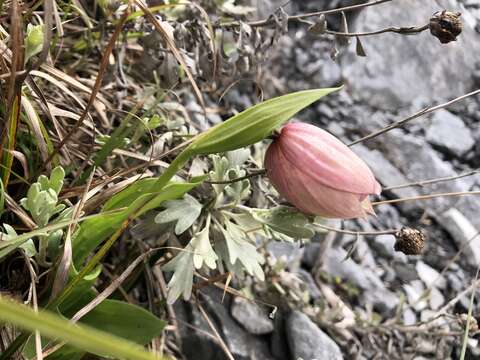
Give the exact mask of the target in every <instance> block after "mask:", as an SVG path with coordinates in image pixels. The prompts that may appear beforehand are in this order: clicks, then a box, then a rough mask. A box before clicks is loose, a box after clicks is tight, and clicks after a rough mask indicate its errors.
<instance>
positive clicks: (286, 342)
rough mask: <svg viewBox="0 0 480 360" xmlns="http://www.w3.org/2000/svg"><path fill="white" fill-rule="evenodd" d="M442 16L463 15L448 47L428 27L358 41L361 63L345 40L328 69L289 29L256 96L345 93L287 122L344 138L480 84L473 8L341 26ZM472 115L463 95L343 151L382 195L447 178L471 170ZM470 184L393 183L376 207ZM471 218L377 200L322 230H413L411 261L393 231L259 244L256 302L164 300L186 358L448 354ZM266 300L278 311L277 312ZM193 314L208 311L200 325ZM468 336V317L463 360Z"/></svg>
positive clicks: (240, 92)
mask: <svg viewBox="0 0 480 360" xmlns="http://www.w3.org/2000/svg"><path fill="white" fill-rule="evenodd" d="M279 3H283V2H279ZM330 3H331V5H332V6H338V5H345V4H346V3H352V1H350V2H346V1H331V2H330ZM268 5H269V4H268V2H265V3H263V4H262V11H263V12H264V14H268V13H269V12H270V11H272V10H274V9H275V6H278V4H276V3H275V4H271V7H269V6H268ZM323 7H324V2H323V1H300V0H298V1H297V2H293V3H292V4H290V5H288V6H286V7H285V9H286V10H287V12H288V13H295V12H299V11H308V10H312V9H315V10H316V9H319V8H323ZM443 8H447V9H453V10H456V9H459V10H460V11H461V12H462V14H463V15H462V19H463V22H464V27H465V29H464V32H463V34H462V35H461V36H460V38H459V40H458V41H457V42H455V43H452V44H449V45H441V44H440V43H439V42H438V40H437V39H435V38H433V37H432V36H431V35H430V34H429V33H428V32H423V33H421V34H418V35H415V36H400V35H396V34H382V35H379V36H375V37H371V38H365V39H363V40H362V43H363V46H364V49H365V52H366V54H367V57H359V56H357V55H355V42H354V41H353V42H352V44H350V45H349V46H346V47H345V46H344V47H338V49H337V50H338V51H339V55H338V58H337V61H336V62H334V61H332V60H331V57H330V55H331V51H332V48H333V46H334V45H333V42H332V39H329V38H325V37H319V36H314V35H311V34H309V33H307V27H306V26H304V25H298V26H297V25H292V26H291V27H290V29H289V33H288V35H287V36H283V37H282V38H281V40H280V42H279V44H278V45H277V46H276V47H275V50H274V51H273V53H272V54H271V56H270V57H269V60H268V63H267V64H265V65H264V67H265V69H268V74H269V76H270V81H267V82H264V85H265V87H268V88H266V89H265V91H266V93H267V94H269V93H271V92H273V93H275V92H290V91H295V90H303V89H308V88H315V87H330V86H336V85H339V84H346V88H345V89H344V90H342V91H340V92H339V93H337V94H336V95H333V96H329V97H328V98H325V100H322V101H321V102H319V103H318V104H317V105H315V107H311V108H310V109H308V110H307V111H304V112H302V114H301V115H300V116H299V118H300V119H301V120H304V121H308V122H313V123H316V124H318V125H320V126H322V127H324V128H326V129H328V130H329V131H330V132H332V133H333V134H335V135H337V136H338V137H340V138H342V139H343V140H344V141H345V142H347V143H348V142H351V141H353V140H355V139H358V138H360V137H362V136H364V135H367V134H369V133H371V132H372V131H376V130H379V129H381V128H383V127H385V126H386V125H388V124H391V123H394V122H396V121H398V120H401V119H403V118H404V117H406V116H407V115H410V114H412V113H414V112H416V111H419V110H421V109H422V108H423V107H425V106H430V105H436V104H439V103H441V102H444V101H447V100H450V99H453V98H455V97H457V96H460V95H463V94H464V93H466V92H468V91H471V90H473V89H474V88H475V87H478V86H479V85H480V75H479V74H480V73H479V71H480V67H479V65H480V64H479V63H478V58H479V57H478V55H480V45H479V44H480V42H479V41H478V39H479V32H478V30H480V5H479V3H478V1H476V0H473V1H470V0H465V1H462V2H457V1H444V0H439V1H434V0H422V1H415V0H405V1H394V2H392V3H391V4H384V5H381V6H375V7H371V8H368V9H365V10H363V11H362V12H361V13H360V14H359V15H358V16H357V17H356V18H355V19H354V20H353V21H352V22H351V30H352V29H354V30H358V31H367V30H374V29H379V28H384V27H386V26H390V25H395V26H406V25H422V24H424V23H425V22H427V21H428V19H429V17H430V15H431V14H432V13H434V12H435V11H437V10H441V9H443ZM331 21H332V24H334V23H335V22H336V21H338V19H333V18H332V19H331ZM249 96H251V95H250V94H249V93H248V87H245V88H243V89H242V87H240V86H239V87H236V88H234V89H232V90H231V91H229V92H228V94H227V95H226V99H227V101H229V102H230V103H231V104H233V105H234V106H236V107H238V108H244V107H245V106H248V105H249V103H250V102H251V98H250V97H249ZM479 120H480V98H479V97H478V96H477V97H471V98H468V99H465V100H464V101H461V102H459V103H457V104H455V105H454V106H451V107H448V108H446V109H442V110H439V111H437V112H435V113H433V114H431V115H428V116H423V117H420V118H418V119H416V120H413V121H411V122H410V123H408V125H406V126H402V127H401V128H399V129H396V130H393V131H390V132H388V133H386V134H383V135H380V136H378V137H376V138H374V139H372V140H370V141H366V142H363V143H361V144H358V145H354V146H353V147H352V148H353V149H354V150H355V151H356V152H357V153H358V154H360V155H361V156H362V158H363V159H365V160H366V161H367V163H368V164H369V165H370V166H371V167H372V169H373V171H374V173H375V174H376V176H377V178H378V179H379V181H380V182H381V183H382V185H383V187H385V188H387V187H395V186H398V185H402V184H408V183H411V182H418V181H420V180H429V179H437V178H452V177H456V176H458V175H460V174H463V173H468V172H471V171H474V170H476V169H477V168H478V166H479V165H480V160H479V159H480V146H479V139H480V127H479V125H478V121H479ZM479 186H480V175H479V174H474V175H470V176H466V177H462V178H459V179H455V180H450V181H444V182H436V183H434V184H429V185H424V186H409V187H402V188H393V189H391V190H387V191H384V193H383V194H382V198H381V199H382V200H385V199H395V198H404V197H412V196H418V195H422V194H431V193H444V192H462V191H469V190H478V189H479ZM479 215H480V202H479V200H478V197H475V196H470V197H466V196H465V197H460V196H457V197H442V198H436V199H433V200H428V201H408V202H402V203H397V204H385V205H381V206H379V207H377V217H376V218H371V219H369V221H348V222H345V223H343V224H341V223H332V224H330V225H332V226H336V227H340V226H342V227H343V228H345V229H350V230H353V231H371V230H383V229H392V228H393V229H395V228H400V227H402V226H410V227H416V228H421V229H423V231H424V232H425V233H426V234H427V239H428V240H427V242H426V248H425V250H424V252H423V254H422V255H418V256H406V255H404V254H403V253H400V252H396V251H395V250H394V243H395V238H394V236H393V235H377V236H361V235H359V236H356V235H349V234H333V233H331V234H328V235H325V234H323V235H319V236H318V237H317V238H315V239H314V240H313V241H312V242H311V243H309V244H306V245H305V246H303V245H302V244H287V243H271V244H268V245H267V247H266V251H267V252H268V253H269V254H270V260H269V265H268V268H269V272H268V274H269V276H268V279H267V281H266V282H265V284H255V285H253V286H252V287H250V288H251V289H254V291H255V298H257V299H258V300H259V302H258V303H257V304H255V303H252V302H249V301H246V300H244V299H243V298H241V297H236V298H233V297H231V296H229V295H227V296H226V299H225V301H223V302H222V301H221V300H222V299H221V297H222V291H221V290H219V289H212V288H205V289H204V290H202V291H201V292H200V294H201V296H200V298H199V303H200V304H201V305H200V307H197V306H196V305H194V304H190V303H185V302H178V303H177V304H176V305H175V307H174V310H175V313H176V316H177V321H178V323H179V333H178V336H179V338H180V339H181V342H182V349H183V353H184V355H185V358H187V359H200V360H201V359H209V360H210V359H227V358H229V355H228V354H231V355H233V357H234V358H235V359H237V360H238V359H252V360H253V359H292V360H297V359H300V358H301V359H304V360H313V359H318V360H320V359H335V360H336V359H384V358H390V359H457V358H459V354H460V348H461V344H462V334H463V331H464V329H465V319H466V314H467V311H468V309H469V304H470V294H471V290H472V286H474V285H472V284H476V282H475V281H474V278H475V272H476V268H477V267H478V266H479V265H480V236H477V235H478V232H479V230H480V216H479ZM347 255H349V256H347ZM475 286H476V285H475ZM474 288H475V287H474ZM247 295H249V294H247ZM266 304H273V305H275V306H277V308H276V311H274V312H272V309H273V308H272V307H270V306H268V305H266ZM479 310H480V308H479V305H478V302H477V301H474V305H473V314H474V315H475V316H477V315H478V313H479ZM202 311H205V312H206V313H207V314H209V315H210V316H209V318H210V319H211V320H212V323H211V324H209V323H207V322H206V321H205V318H204V317H203V315H202V313H201V312H202ZM212 328H215V329H216V331H218V336H216V335H215V333H214V330H213V329H212ZM218 337H220V338H221V339H222V341H223V343H219V341H218ZM478 340H479V336H478V327H477V325H476V322H475V321H473V322H472V323H471V324H470V339H469V341H468V349H467V358H469V359H477V358H478V359H480V346H479V345H478ZM226 348H228V351H227V350H226Z"/></svg>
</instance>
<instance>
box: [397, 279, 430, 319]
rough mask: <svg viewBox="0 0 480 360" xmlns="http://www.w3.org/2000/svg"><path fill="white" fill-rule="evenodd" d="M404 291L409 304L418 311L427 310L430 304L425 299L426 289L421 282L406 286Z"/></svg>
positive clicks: (414, 281) (413, 282)
mask: <svg viewBox="0 0 480 360" xmlns="http://www.w3.org/2000/svg"><path fill="white" fill-rule="evenodd" d="M403 289H404V290H405V293H406V294H407V299H408V303H409V304H410V306H412V307H413V308H414V309H415V310H416V311H421V310H423V309H425V308H427V306H428V304H427V302H426V301H425V299H424V298H423V295H424V292H425V287H424V286H423V283H422V282H421V281H420V280H413V281H412V282H411V283H410V284H404V285H403Z"/></svg>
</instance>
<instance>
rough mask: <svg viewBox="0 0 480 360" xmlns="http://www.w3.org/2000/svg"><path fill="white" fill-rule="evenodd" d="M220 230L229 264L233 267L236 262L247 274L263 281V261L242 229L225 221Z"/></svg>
mask: <svg viewBox="0 0 480 360" xmlns="http://www.w3.org/2000/svg"><path fill="white" fill-rule="evenodd" d="M220 230H221V231H222V233H223V236H224V238H225V242H226V245H227V249H228V257H229V261H230V264H232V265H235V264H236V262H237V260H238V261H239V262H240V263H241V264H242V265H243V267H244V268H245V270H246V271H247V273H249V274H250V275H253V276H256V277H257V278H258V279H260V280H261V281H263V280H264V279H265V274H264V273H263V270H262V267H261V266H260V264H263V262H264V259H263V257H262V255H260V254H259V253H258V252H257V248H256V247H255V245H254V244H252V243H251V241H250V239H248V237H247V236H246V235H245V233H244V232H243V231H242V229H241V228H240V227H239V226H238V225H236V224H234V223H232V222H230V221H227V222H226V223H225V227H221V229H220Z"/></svg>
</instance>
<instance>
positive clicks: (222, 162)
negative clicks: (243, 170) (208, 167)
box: [210, 155, 230, 195]
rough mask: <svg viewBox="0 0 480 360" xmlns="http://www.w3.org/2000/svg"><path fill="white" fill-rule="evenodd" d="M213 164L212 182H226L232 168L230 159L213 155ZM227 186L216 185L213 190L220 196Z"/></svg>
mask: <svg viewBox="0 0 480 360" xmlns="http://www.w3.org/2000/svg"><path fill="white" fill-rule="evenodd" d="M210 158H211V159H212V163H213V171H210V178H211V179H212V181H224V180H226V174H227V171H228V169H229V167H230V163H229V161H228V159H227V158H226V157H224V156H220V155H211V156H210ZM225 186H227V185H226V184H214V185H213V188H214V189H215V192H216V193H217V195H219V194H220V193H221V192H222V191H223V189H224V188H225Z"/></svg>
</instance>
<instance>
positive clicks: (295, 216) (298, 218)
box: [249, 206, 315, 239]
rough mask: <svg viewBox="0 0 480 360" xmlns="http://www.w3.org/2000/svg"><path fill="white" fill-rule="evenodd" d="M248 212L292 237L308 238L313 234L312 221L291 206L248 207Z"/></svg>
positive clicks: (261, 221)
mask: <svg viewBox="0 0 480 360" xmlns="http://www.w3.org/2000/svg"><path fill="white" fill-rule="evenodd" d="M249 212H250V214H251V215H252V216H253V218H254V219H255V220H257V221H259V222H260V223H262V224H264V225H266V226H268V227H269V228H271V229H272V230H274V231H278V232H280V233H282V234H285V235H287V236H290V237H292V238H294V239H304V238H308V239H310V238H311V237H313V236H314V235H315V231H314V230H313V228H311V227H310V224H311V222H312V221H311V220H310V219H309V218H308V217H307V216H305V215H304V214H302V213H300V212H299V211H297V210H296V209H294V208H292V207H288V206H276V207H274V208H272V209H250V210H249Z"/></svg>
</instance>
